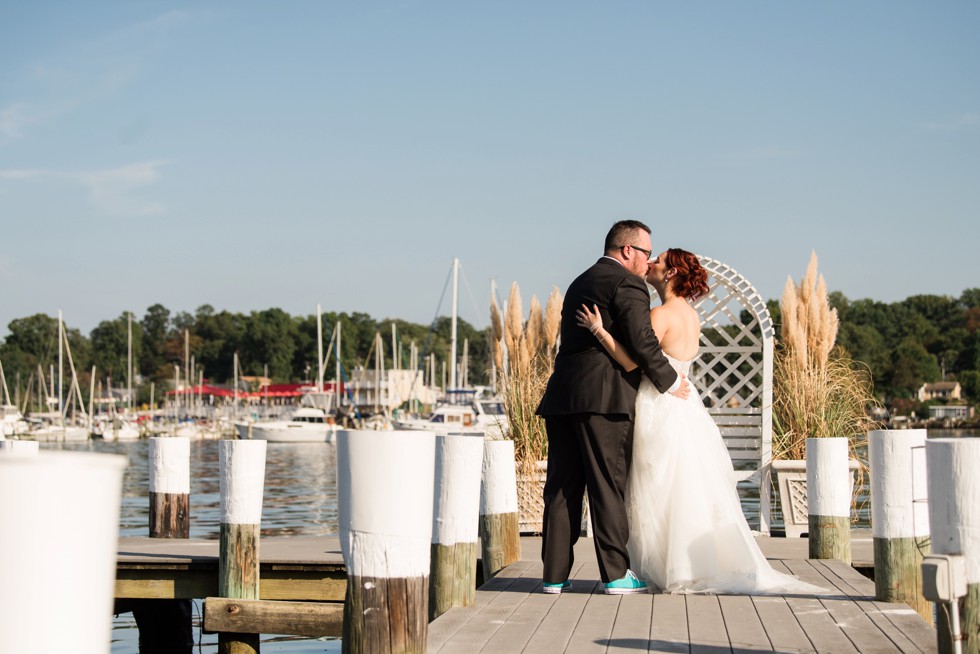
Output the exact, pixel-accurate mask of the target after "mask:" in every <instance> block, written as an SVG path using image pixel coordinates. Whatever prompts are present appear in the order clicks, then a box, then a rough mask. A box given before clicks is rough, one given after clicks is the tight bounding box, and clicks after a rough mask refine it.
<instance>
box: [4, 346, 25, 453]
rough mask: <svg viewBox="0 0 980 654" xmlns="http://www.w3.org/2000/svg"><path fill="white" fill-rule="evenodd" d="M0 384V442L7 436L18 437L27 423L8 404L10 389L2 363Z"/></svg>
mask: <svg viewBox="0 0 980 654" xmlns="http://www.w3.org/2000/svg"><path fill="white" fill-rule="evenodd" d="M0 383H2V384H3V397H4V400H5V403H4V404H0V440H2V439H4V438H7V437H9V436H19V435H20V434H23V433H24V432H26V431H27V422H26V421H25V420H24V416H23V414H21V412H20V410H19V409H18V408H17V407H16V405H14V404H12V403H11V402H10V389H9V388H7V377H6V376H5V375H4V374H3V362H0Z"/></svg>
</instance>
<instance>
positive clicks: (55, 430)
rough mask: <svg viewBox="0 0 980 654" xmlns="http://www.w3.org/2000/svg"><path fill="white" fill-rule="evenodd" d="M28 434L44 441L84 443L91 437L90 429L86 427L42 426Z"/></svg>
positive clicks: (32, 437)
mask: <svg viewBox="0 0 980 654" xmlns="http://www.w3.org/2000/svg"><path fill="white" fill-rule="evenodd" d="M26 436H27V437H28V438H30V439H31V440H35V441H38V442H42V443H84V442H85V441H87V440H88V439H89V433H88V429H86V428H84V427H64V428H62V427H41V428H40V429H35V430H33V431H31V432H29V433H27V434H26Z"/></svg>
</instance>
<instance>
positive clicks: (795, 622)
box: [428, 535, 936, 654]
mask: <svg viewBox="0 0 980 654" xmlns="http://www.w3.org/2000/svg"><path fill="white" fill-rule="evenodd" d="M759 540H760V545H761V546H762V549H763V552H765V554H766V556H767V557H768V558H769V559H770V560H771V561H772V563H773V565H774V566H775V567H777V568H778V569H781V570H783V571H784V572H789V573H792V574H795V575H797V576H799V577H800V578H801V579H803V580H805V581H808V582H810V583H814V584H817V585H820V586H823V587H825V588H828V589H831V590H832V591H833V592H832V593H831V594H830V595H826V596H803V595H795V596H781V597H749V596H744V595H742V596H738V595H662V594H648V595H631V596H610V595H604V594H603V593H602V585H601V583H600V581H599V569H598V566H597V564H596V562H595V553H594V550H593V548H592V541H591V540H589V539H584V538H583V539H581V540H580V541H579V543H578V544H577V545H576V548H575V559H576V567H575V570H574V572H573V574H572V584H573V589H572V592H570V593H563V594H561V595H546V594H544V593H542V592H541V562H540V540H539V539H523V545H524V551H523V555H522V560H521V561H519V562H518V563H515V564H513V565H511V566H509V567H508V568H506V569H505V570H504V571H503V572H502V573H501V574H499V575H498V576H497V577H495V578H494V579H492V580H490V581H489V582H488V583H486V584H484V585H483V586H482V587H481V588H480V590H478V591H477V598H476V606H475V607H467V608H454V609H451V610H449V611H448V612H447V613H445V614H443V615H442V616H440V617H439V618H437V619H436V620H435V621H433V622H432V623H431V624H430V625H429V640H428V651H429V652H439V653H440V654H453V653H456V652H460V653H465V654H473V653H474V652H636V651H647V652H690V653H692V654H723V653H726V652H732V653H740V654H741V653H749V652H828V653H833V654H838V653H858V652H862V653H864V652H876V653H877V652H905V653H920V652H935V651H936V632H935V630H934V629H933V628H932V627H931V626H930V625H928V624H927V623H926V622H925V620H923V619H922V618H921V617H920V616H919V615H918V614H916V613H915V612H914V611H913V610H912V609H910V608H909V607H908V606H906V605H904V604H888V603H883V602H877V601H875V599H874V583H873V582H872V581H870V580H869V579H868V578H867V577H865V576H863V575H861V574H860V573H858V572H857V571H856V570H855V569H854V568H852V567H851V566H849V565H847V564H845V563H843V562H840V561H811V560H808V559H807V558H806V547H807V541H806V539H785V538H760V539H759ZM853 545H854V551H855V559H856V560H858V561H859V560H861V559H862V558H864V560H866V561H867V562H870V561H871V538H870V535H867V536H866V537H862V536H861V535H856V537H855V541H854V543H853Z"/></svg>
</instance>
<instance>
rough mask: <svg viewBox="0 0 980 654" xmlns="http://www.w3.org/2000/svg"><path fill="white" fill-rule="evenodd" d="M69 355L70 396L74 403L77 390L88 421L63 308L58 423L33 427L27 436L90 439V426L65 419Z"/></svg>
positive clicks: (59, 339)
mask: <svg viewBox="0 0 980 654" xmlns="http://www.w3.org/2000/svg"><path fill="white" fill-rule="evenodd" d="M66 353H67V355H68V365H69V368H70V370H71V385H70V386H69V388H68V397H69V399H70V401H71V403H74V401H75V397H74V396H73V395H72V391H74V392H75V394H76V395H77V398H78V406H79V408H80V409H81V411H82V415H83V417H84V418H85V421H86V422H88V415H87V414H86V413H85V405H84V403H83V402H82V392H81V389H80V388H79V386H78V375H77V374H76V372H75V363H74V361H73V360H72V356H71V347H70V346H69V345H68V335H67V334H65V322H64V320H63V319H62V316H61V310H60V309H59V310H58V413H57V423H56V424H47V425H43V426H40V427H37V428H35V429H32V430H31V431H30V432H29V433H28V434H27V437H28V438H31V439H33V440H36V441H57V442H65V443H80V442H85V441H87V440H88V439H89V429H88V427H80V426H77V425H70V424H68V423H67V422H66V421H65V414H66V410H67V407H66V406H65V396H64V392H63V386H64V382H63V377H64V355H65V354H66Z"/></svg>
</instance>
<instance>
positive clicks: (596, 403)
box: [537, 257, 677, 418]
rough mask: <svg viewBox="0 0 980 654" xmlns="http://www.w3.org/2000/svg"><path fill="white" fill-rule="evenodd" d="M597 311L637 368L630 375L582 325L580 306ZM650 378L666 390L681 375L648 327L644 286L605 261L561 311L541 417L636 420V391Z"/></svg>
mask: <svg viewBox="0 0 980 654" xmlns="http://www.w3.org/2000/svg"><path fill="white" fill-rule="evenodd" d="M583 304H585V305H588V306H590V307H591V306H592V305H593V304H595V305H597V306H598V307H599V313H600V314H601V316H602V325H603V327H605V328H606V330H607V331H608V332H609V333H610V334H612V336H613V338H615V339H616V340H617V341H619V342H620V343H621V344H622V345H623V346H625V348H626V351H627V352H629V354H630V357H631V358H632V359H633V360H634V361H636V363H637V366H638V367H637V368H636V369H635V370H633V372H626V371H624V370H623V368H622V367H621V366H620V365H619V364H618V363H616V361H615V360H614V359H613V358H612V357H611V356H610V355H609V353H608V352H606V350H605V348H603V347H602V344H601V343H599V341H598V339H596V337H595V336H593V335H592V334H591V333H590V332H589V330H588V329H586V328H584V327H579V326H578V324H577V323H576V317H575V312H576V311H578V309H579V307H580V306H581V305H583ZM644 374H645V375H646V376H647V377H649V378H650V381H652V382H653V384H654V386H656V387H657V389H658V390H659V391H660V392H662V393H663V392H666V390H667V389H668V388H670V387H671V385H672V384H673V383H674V381H675V380H676V379H677V373H676V372H675V371H674V369H673V368H671V366H670V362H669V361H668V360H667V358H666V357H665V356H664V354H663V351H661V349H660V341H659V340H657V336H656V335H655V334H654V333H653V329H652V328H651V327H650V292H649V291H648V290H647V286H646V282H644V281H643V280H642V279H641V278H640V277H637V276H636V275H634V274H632V273H630V272H629V271H628V270H626V268H625V267H624V266H623V265H622V264H620V263H619V262H618V261H616V260H614V259H609V258H606V257H603V258H601V259H599V261H597V262H596V263H595V265H593V266H592V267H591V268H589V269H588V270H586V271H585V272H584V273H582V274H581V275H579V276H578V277H577V278H576V279H575V281H573V282H572V283H571V285H570V286H569V287H568V291H567V292H566V293H565V302H564V305H563V306H562V309H561V347H560V348H559V350H558V356H557V358H556V359H555V370H554V372H553V373H552V375H551V378H550V379H549V380H548V387H547V389H546V390H545V393H544V397H543V398H542V400H541V404H540V405H539V406H538V411H537V413H538V415H542V416H553V415H567V414H571V413H599V414H623V415H627V416H629V417H631V418H632V417H633V411H634V404H635V403H636V389H637V388H638V387H639V385H640V378H641V375H644Z"/></svg>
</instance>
